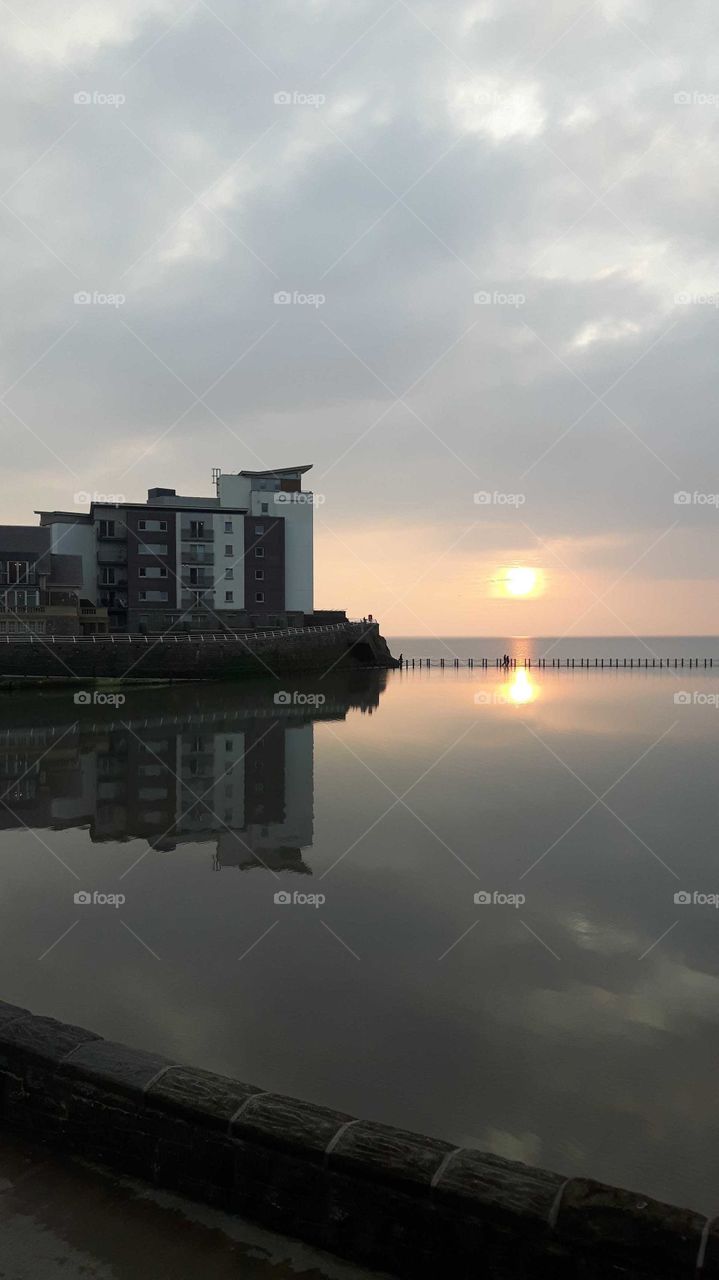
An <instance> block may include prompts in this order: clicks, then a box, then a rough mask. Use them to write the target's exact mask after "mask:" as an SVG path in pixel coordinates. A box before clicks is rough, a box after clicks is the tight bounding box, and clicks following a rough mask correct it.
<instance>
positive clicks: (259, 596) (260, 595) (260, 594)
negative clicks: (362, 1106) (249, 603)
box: [255, 591, 265, 604]
mask: <svg viewBox="0 0 719 1280" xmlns="http://www.w3.org/2000/svg"><path fill="white" fill-rule="evenodd" d="M264 603H265V593H264V591H256V592H255V604H264Z"/></svg>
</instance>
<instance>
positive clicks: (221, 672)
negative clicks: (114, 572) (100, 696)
mask: <svg viewBox="0 0 719 1280" xmlns="http://www.w3.org/2000/svg"><path fill="white" fill-rule="evenodd" d="M396 665H397V664H396V662H395V659H394V658H393V657H392V655H391V654H390V651H389V649H388V647H387V644H386V641H385V640H384V638H383V637H382V636H381V635H380V634H379V628H378V626H377V624H376V623H375V624H372V623H362V622H354V623H353V622H348V623H343V624H339V625H335V626H326V627H306V628H297V629H287V630H284V631H279V630H278V631H275V632H264V633H259V634H258V633H248V634H247V635H246V636H242V635H240V634H237V635H226V634H220V633H214V634H213V633H208V634H206V635H204V636H203V635H194V634H192V635H190V634H187V635H186V634H174V633H170V634H168V635H167V636H124V635H121V636H93V637H85V638H79V637H78V638H76V639H74V638H73V637H72V636H69V637H57V638H51V637H49V636H48V637H37V638H36V639H34V640H32V641H30V640H28V639H25V638H23V639H17V638H15V637H7V638H3V639H2V640H0V676H10V677H12V676H31V677H33V676H34V677H39V676H55V677H57V676H60V677H70V676H72V677H75V678H82V677H87V678H89V679H93V678H94V679H112V678H117V679H123V678H131V679H133V680H140V679H155V680H157V679H161V680H167V679H176V680H232V679H235V678H236V677H238V676H258V675H280V674H288V673H290V674H291V673H292V672H294V671H297V672H300V671H316V670H322V671H327V670H329V669H332V670H335V669H342V668H344V667H356V666H380V667H393V666H396Z"/></svg>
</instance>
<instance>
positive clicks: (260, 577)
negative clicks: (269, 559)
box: [255, 569, 265, 582]
mask: <svg viewBox="0 0 719 1280" xmlns="http://www.w3.org/2000/svg"><path fill="white" fill-rule="evenodd" d="M264 580H265V571H264V569H255V582H264Z"/></svg>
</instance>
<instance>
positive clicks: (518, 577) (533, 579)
mask: <svg viewBox="0 0 719 1280" xmlns="http://www.w3.org/2000/svg"><path fill="white" fill-rule="evenodd" d="M502 580H503V583H504V587H505V590H506V591H507V594H508V595H510V596H531V595H537V594H538V593H539V590H540V588H541V580H540V575H539V573H538V572H537V570H536V569H527V568H522V567H519V566H515V567H513V568H511V569H507V570H506V571H505V573H504V574H503V578H502Z"/></svg>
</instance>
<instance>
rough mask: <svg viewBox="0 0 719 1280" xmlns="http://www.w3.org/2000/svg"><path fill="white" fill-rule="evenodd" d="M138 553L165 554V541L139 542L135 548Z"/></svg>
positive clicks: (145, 554)
mask: <svg viewBox="0 0 719 1280" xmlns="http://www.w3.org/2000/svg"><path fill="white" fill-rule="evenodd" d="M137 551H138V555H141V556H166V555H167V543H166V542H141V543H140V545H139V547H138V548H137Z"/></svg>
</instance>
